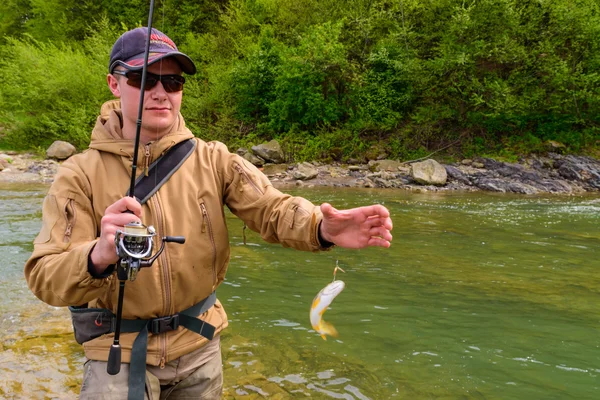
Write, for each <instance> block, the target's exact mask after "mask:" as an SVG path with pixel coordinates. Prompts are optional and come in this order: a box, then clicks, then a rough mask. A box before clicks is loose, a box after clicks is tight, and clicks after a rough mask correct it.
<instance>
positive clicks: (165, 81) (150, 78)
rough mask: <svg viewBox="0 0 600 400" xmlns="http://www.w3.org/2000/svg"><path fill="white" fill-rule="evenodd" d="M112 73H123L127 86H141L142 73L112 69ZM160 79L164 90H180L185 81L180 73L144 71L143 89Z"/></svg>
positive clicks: (169, 91)
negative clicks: (163, 73)
mask: <svg viewBox="0 0 600 400" xmlns="http://www.w3.org/2000/svg"><path fill="white" fill-rule="evenodd" d="M113 74H117V75H123V76H125V77H127V84H128V85H129V86H133V87H134V88H138V89H140V88H141V87H142V73H141V72H137V71H120V70H114V71H113ZM158 81H160V83H162V85H163V87H164V88H165V92H168V93H172V92H180V91H182V90H183V84H184V83H185V78H184V77H183V76H181V75H175V74H173V75H156V74H153V73H151V72H146V85H144V90H150V89H152V88H153V87H154V86H156V84H157V83H158Z"/></svg>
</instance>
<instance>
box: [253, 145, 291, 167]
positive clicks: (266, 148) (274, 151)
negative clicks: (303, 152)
mask: <svg viewBox="0 0 600 400" xmlns="http://www.w3.org/2000/svg"><path fill="white" fill-rule="evenodd" d="M252 151H253V152H254V154H256V155H257V156H259V157H261V158H263V159H264V160H265V161H267V162H272V163H275V164H281V163H282V162H283V161H284V157H283V150H281V145H280V144H279V142H278V141H277V140H271V141H270V142H269V143H263V144H259V145H257V146H252Z"/></svg>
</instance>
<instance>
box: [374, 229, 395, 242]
mask: <svg viewBox="0 0 600 400" xmlns="http://www.w3.org/2000/svg"><path fill="white" fill-rule="evenodd" d="M369 235H370V236H371V237H378V238H382V239H384V240H386V241H388V242H391V241H392V234H391V233H390V231H389V230H388V229H386V228H385V227H383V226H376V227H373V228H371V229H369Z"/></svg>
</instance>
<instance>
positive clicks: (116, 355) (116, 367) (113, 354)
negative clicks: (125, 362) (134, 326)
mask: <svg viewBox="0 0 600 400" xmlns="http://www.w3.org/2000/svg"><path fill="white" fill-rule="evenodd" d="M119 371H121V345H120V344H113V345H111V346H110V352H109V353H108V363H107V365H106V372H108V374H109V375H116V374H118V373H119Z"/></svg>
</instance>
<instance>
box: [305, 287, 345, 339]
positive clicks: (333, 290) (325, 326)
mask: <svg viewBox="0 0 600 400" xmlns="http://www.w3.org/2000/svg"><path fill="white" fill-rule="evenodd" d="M344 287H346V285H345V284H344V282H342V281H336V280H334V281H333V282H331V283H330V284H329V285H327V286H325V287H324V288H323V289H321V291H320V292H319V293H317V295H316V296H315V298H314V300H313V302H312V305H311V307H310V324H311V325H312V327H313V329H314V330H315V331H316V332H317V333H318V334H320V335H321V337H322V338H323V340H327V338H326V337H325V335H329V336H333V337H337V336H338V332H337V330H336V329H335V327H334V326H333V325H331V324H330V323H328V322H326V321H323V313H324V312H325V311H327V307H329V305H330V304H331V302H332V301H333V299H335V297H336V296H337V295H338V294H340V293H341V292H342V290H344Z"/></svg>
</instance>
